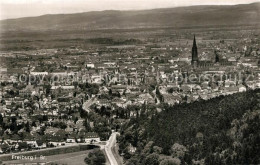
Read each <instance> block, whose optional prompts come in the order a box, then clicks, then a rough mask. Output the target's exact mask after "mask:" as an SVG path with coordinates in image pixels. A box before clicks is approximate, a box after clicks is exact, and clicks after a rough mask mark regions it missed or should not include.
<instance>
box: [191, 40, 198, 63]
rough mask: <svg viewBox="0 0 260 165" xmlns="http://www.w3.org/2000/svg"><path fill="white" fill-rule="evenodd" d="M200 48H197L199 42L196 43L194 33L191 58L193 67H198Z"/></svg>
mask: <svg viewBox="0 0 260 165" xmlns="http://www.w3.org/2000/svg"><path fill="white" fill-rule="evenodd" d="M198 60H199V59H198V49H197V44H196V38H195V35H194V39H193V46H192V59H191V65H192V66H193V67H196V66H197V64H198Z"/></svg>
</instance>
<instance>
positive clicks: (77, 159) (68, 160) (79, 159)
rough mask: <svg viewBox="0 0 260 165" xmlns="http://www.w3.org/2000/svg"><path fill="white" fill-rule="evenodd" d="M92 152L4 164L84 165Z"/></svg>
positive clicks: (5, 162) (13, 161)
mask: <svg viewBox="0 0 260 165" xmlns="http://www.w3.org/2000/svg"><path fill="white" fill-rule="evenodd" d="M91 151H92V150H88V151H79V152H73V153H67V154H59V155H52V156H46V157H44V158H43V157H42V158H40V157H37V158H36V159H35V160H32V161H31V160H12V161H4V162H3V163H4V164H13V163H37V162H42V163H47V164H51V163H54V164H67V165H84V164H85V163H84V159H85V158H86V157H87V155H88V154H89V153H90V152H91Z"/></svg>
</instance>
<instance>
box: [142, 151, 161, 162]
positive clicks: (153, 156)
mask: <svg viewBox="0 0 260 165" xmlns="http://www.w3.org/2000/svg"><path fill="white" fill-rule="evenodd" d="M144 164H145V165H159V155H158V154H155V153H152V154H150V155H148V156H147V157H146V158H145V160H144Z"/></svg>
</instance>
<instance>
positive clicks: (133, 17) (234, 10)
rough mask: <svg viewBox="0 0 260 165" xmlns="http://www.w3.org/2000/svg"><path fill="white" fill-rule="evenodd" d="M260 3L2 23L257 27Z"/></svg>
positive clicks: (8, 26)
mask: <svg viewBox="0 0 260 165" xmlns="http://www.w3.org/2000/svg"><path fill="white" fill-rule="evenodd" d="M259 18H260V3H252V4H243V5H234V6H190V7H177V8H164V9H153V10H138V11H116V10H109V11H100V12H96V11H94V12H85V13H77V14H56V15H43V16H39V17H26V18H19V19H8V20H2V21H0V24H1V29H2V30H4V31H47V30H56V31H57V30H58V31H64V30H66V31H67V30H71V31H73V30H97V29H129V28H130V29H131V28H157V27H194V26H201V27H203V26H230V25H233V26H235V25H254V24H258V23H259V22H260V19H259Z"/></svg>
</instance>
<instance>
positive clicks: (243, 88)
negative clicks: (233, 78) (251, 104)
mask: <svg viewBox="0 0 260 165" xmlns="http://www.w3.org/2000/svg"><path fill="white" fill-rule="evenodd" d="M237 87H238V91H239V92H245V91H246V87H245V86H244V85H242V84H240V85H238V86H237Z"/></svg>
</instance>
